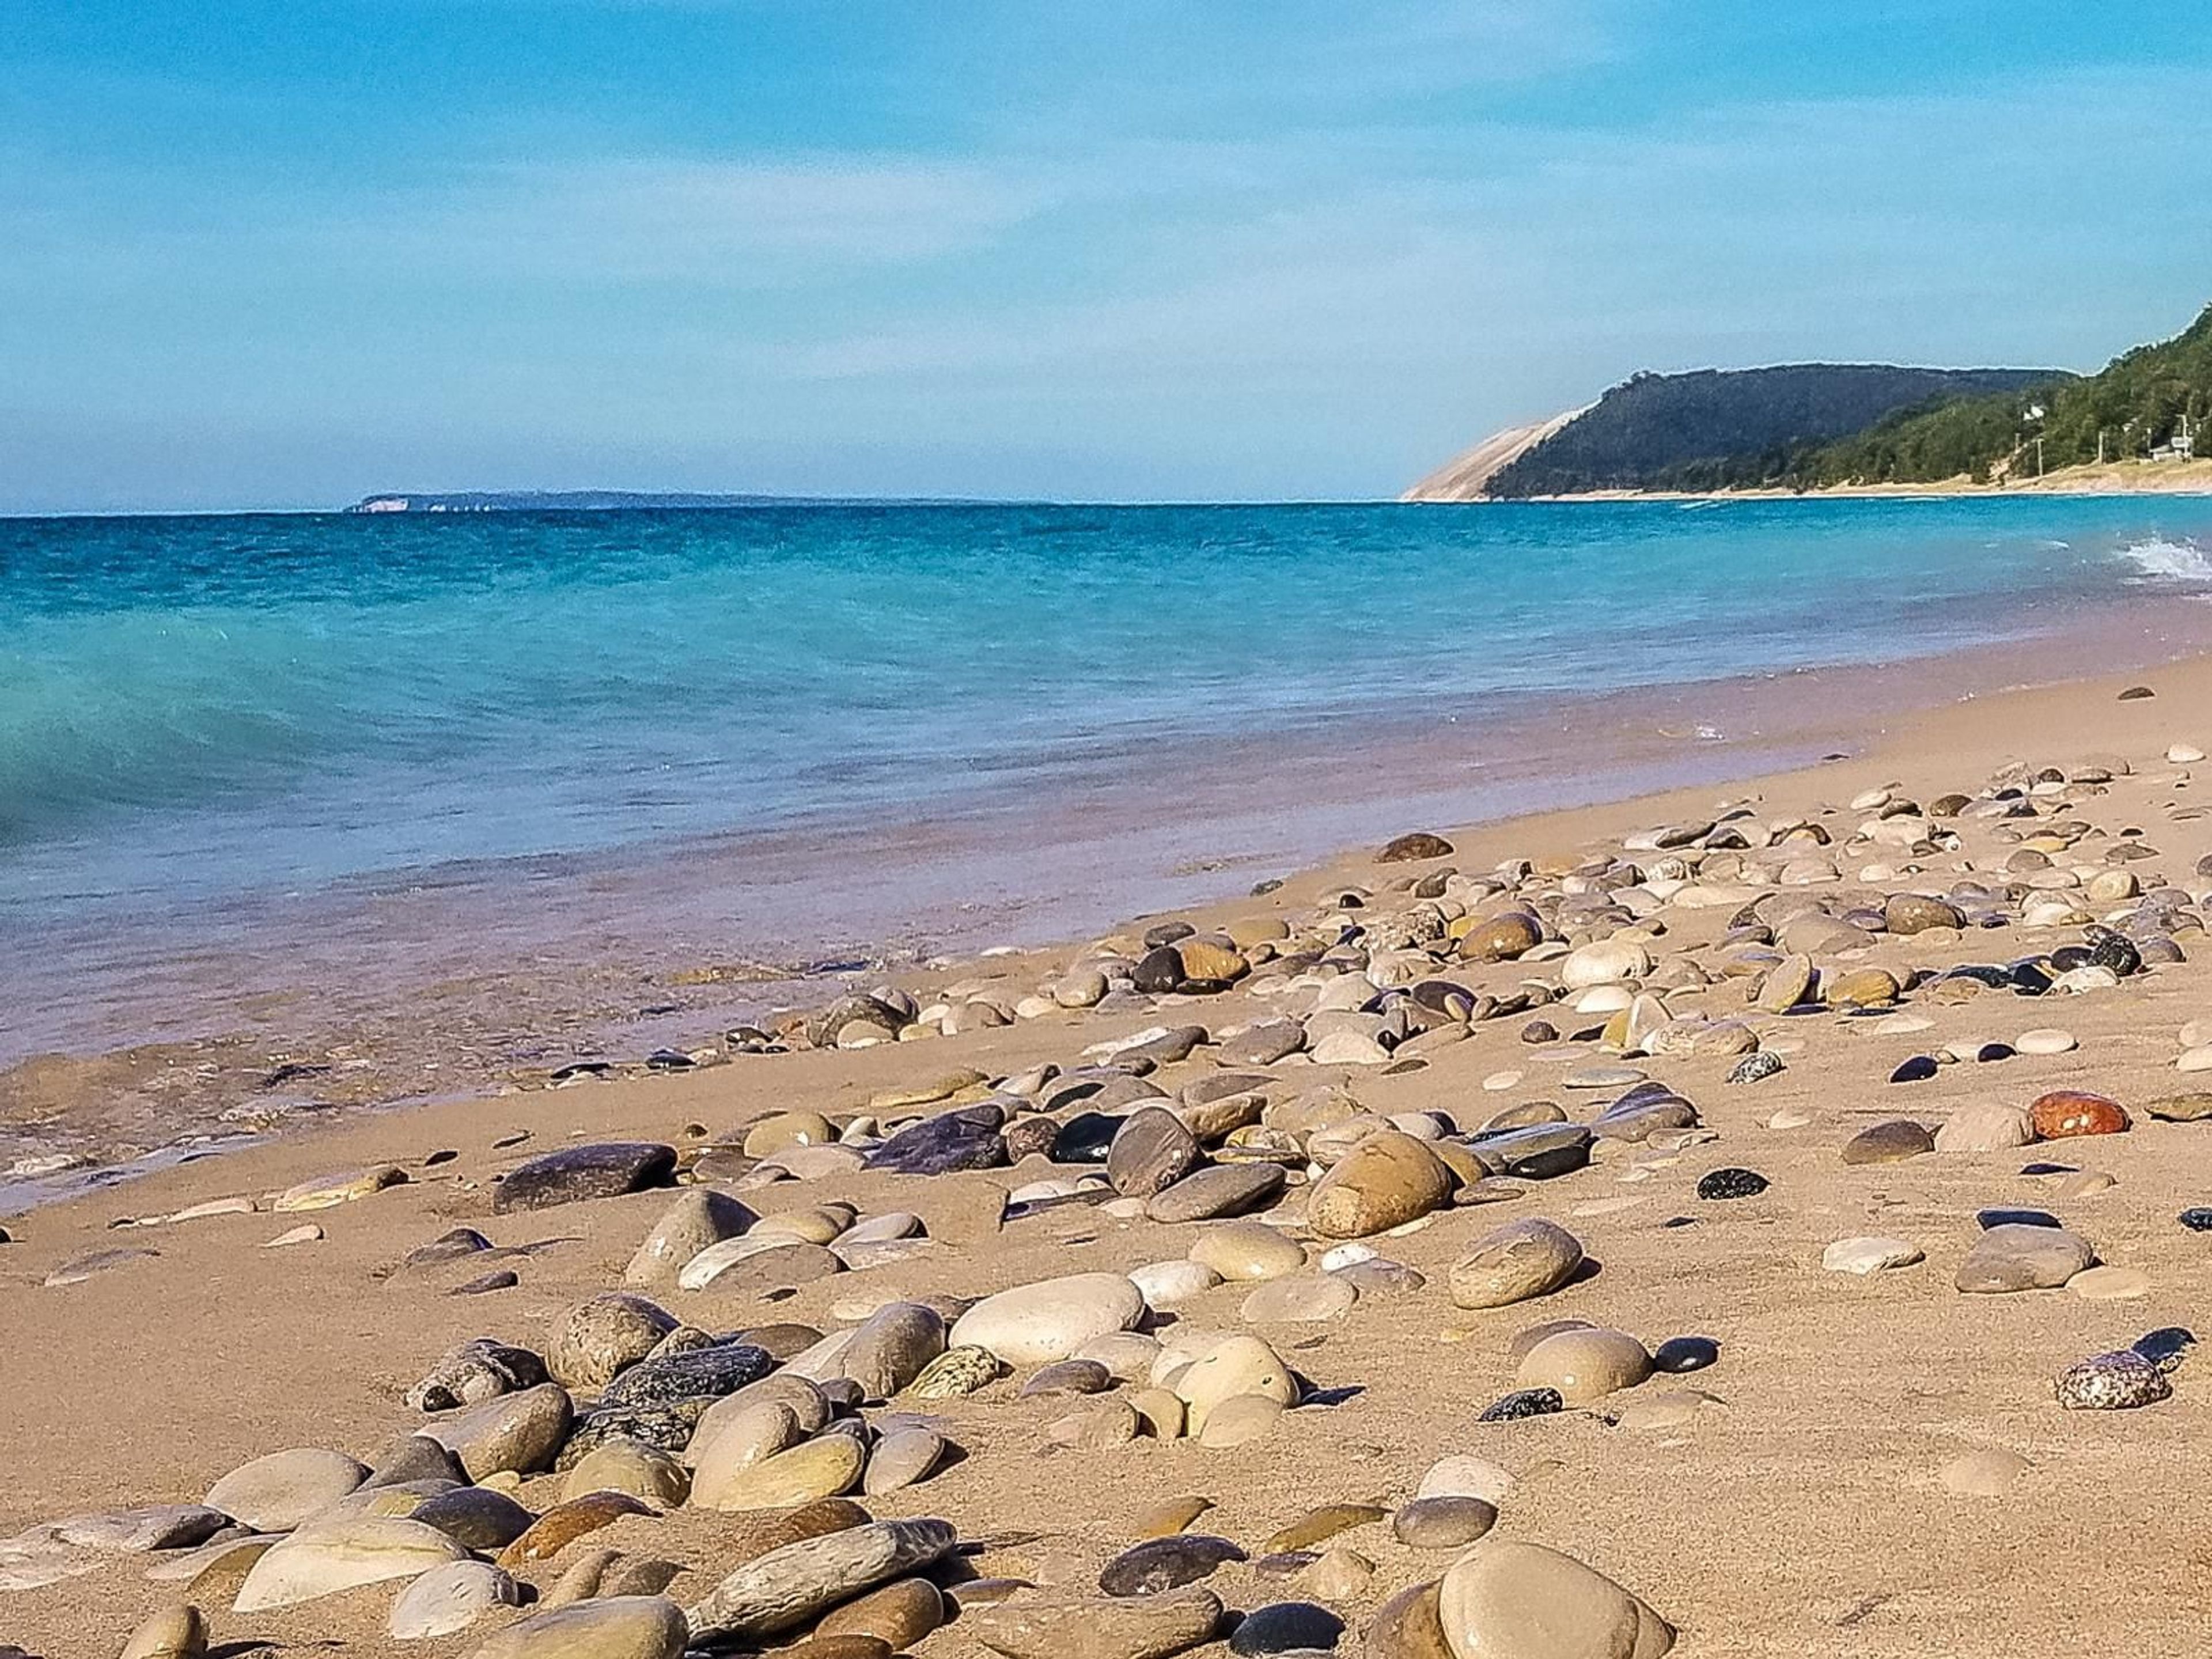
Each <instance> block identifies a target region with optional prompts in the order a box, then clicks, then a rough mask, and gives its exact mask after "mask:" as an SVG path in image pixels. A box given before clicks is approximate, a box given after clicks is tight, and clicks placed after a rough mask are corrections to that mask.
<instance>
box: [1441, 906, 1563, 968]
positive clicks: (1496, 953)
mask: <svg viewBox="0 0 2212 1659" xmlns="http://www.w3.org/2000/svg"><path fill="white" fill-rule="evenodd" d="M1543 942H1544V930H1543V928H1542V927H1541V926H1539V925H1538V923H1537V921H1536V919H1535V918H1534V916H1532V915H1528V914H1527V913H1526V912H1525V911H1520V910H1508V911H1505V912H1504V913H1502V914H1500V915H1495V916H1492V917H1491V918H1490V919H1489V920H1488V921H1478V922H1476V923H1475V924H1474V926H1473V927H1470V928H1468V930H1467V932H1466V933H1462V934H1461V935H1460V941H1459V953H1460V957H1461V958H1462V960H1464V961H1467V962H1512V961H1515V960H1516V959H1517V958H1519V957H1524V956H1526V955H1527V954H1528V952H1529V951H1533V950H1534V949H1535V948H1536V947H1537V946H1538V945H1541V944H1542V943H1543Z"/></svg>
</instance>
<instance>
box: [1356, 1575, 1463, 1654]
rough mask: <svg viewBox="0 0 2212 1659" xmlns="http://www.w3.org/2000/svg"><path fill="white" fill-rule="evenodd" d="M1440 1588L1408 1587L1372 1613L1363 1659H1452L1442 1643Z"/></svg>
mask: <svg viewBox="0 0 2212 1659" xmlns="http://www.w3.org/2000/svg"><path fill="white" fill-rule="evenodd" d="M1442 1588H1443V1587H1442V1585H1441V1584H1440V1583H1439V1582H1438V1581H1437V1580H1435V1579H1431V1580H1429V1581H1428V1582H1427V1583H1420V1584H1413V1585H1409V1586H1408V1587H1407V1588H1406V1589H1401V1590H1400V1591H1399V1592H1398V1593H1397V1594H1396V1595H1394V1596H1392V1597H1391V1598H1390V1599H1389V1601H1385V1602H1384V1603H1383V1605H1382V1606H1381V1607H1377V1608H1376V1610H1375V1616H1374V1618H1372V1619H1371V1620H1369V1621H1368V1624H1367V1631H1366V1634H1365V1637H1364V1644H1363V1651H1364V1659H1455V1655H1454V1654H1453V1652H1452V1650H1451V1647H1450V1644H1448V1643H1447V1642H1446V1641H1445V1640H1444V1630H1443V1613H1442V1611H1441V1608H1440V1607H1439V1592H1440V1590H1441V1589H1442Z"/></svg>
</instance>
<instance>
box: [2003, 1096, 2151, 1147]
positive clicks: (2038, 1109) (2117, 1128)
mask: <svg viewBox="0 0 2212 1659" xmlns="http://www.w3.org/2000/svg"><path fill="white" fill-rule="evenodd" d="M2027 1113H2028V1117H2029V1119H2030V1121H2033V1123H2034V1125H2035V1136H2036V1139H2039V1140H2064V1139H2069V1138H2070V1137H2072V1136H2074V1135H2116V1134H2118V1133H2120V1132H2121V1131H2123V1130H2124V1129H2125V1128H2126V1127H2128V1115H2127V1111H2126V1109H2125V1108H2124V1107H2123V1106H2122V1105H2121V1104H2120V1103H2119V1102H2118V1101H2117V1100H2108V1099H2106V1097H2104V1096H2103V1095H2093V1094H2090V1093H2088V1092H2087V1091H2084V1090H2080V1089H2053V1090H2052V1091H2051V1092H2050V1093H2049V1094H2047V1095H2042V1096H2039V1097H2038V1098H2037V1100H2036V1103H2035V1104H2033V1106H2031V1107H2029V1108H2028V1109H2027Z"/></svg>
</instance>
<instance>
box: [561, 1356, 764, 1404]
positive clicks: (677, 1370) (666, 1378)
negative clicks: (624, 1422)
mask: <svg viewBox="0 0 2212 1659" xmlns="http://www.w3.org/2000/svg"><path fill="white" fill-rule="evenodd" d="M771 1370H775V1360H774V1359H773V1358H770V1357H769V1352H768V1350H767V1349H765V1348H756V1347H752V1346H748V1345H747V1344H745V1343H743V1342H726V1343H717V1344H716V1345H715V1346H713V1347H711V1348H694V1349H692V1350H691V1351H690V1352H688V1353H671V1354H666V1355H664V1356H663V1357H661V1358H658V1359H641V1360H640V1361H639V1362H638V1363H637V1364H635V1365H632V1366H631V1367H630V1368H629V1370H626V1371H624V1372H623V1374H622V1375H621V1376H617V1378H615V1380H614V1381H613V1382H611V1383H608V1384H607V1386H606V1390H605V1393H603V1394H601V1395H599V1405H600V1407H601V1408H602V1409H605V1407H611V1406H643V1405H648V1404H660V1403H665V1402H666V1401H671V1400H690V1399H693V1398H696V1396H698V1395H708V1396H709V1397H719V1396H720V1395H726V1394H734V1393H736V1392H737V1391H738V1389H742V1388H744V1386H745V1384H747V1383H757V1382H759V1381H760V1380H761V1378H763V1376H767V1375H768V1374H769V1372H770V1371H771Z"/></svg>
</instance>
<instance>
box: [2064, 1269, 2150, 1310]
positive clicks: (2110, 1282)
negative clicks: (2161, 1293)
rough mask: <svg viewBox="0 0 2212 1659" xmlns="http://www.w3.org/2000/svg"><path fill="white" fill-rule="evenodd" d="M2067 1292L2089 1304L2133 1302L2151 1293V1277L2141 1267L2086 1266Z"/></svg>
mask: <svg viewBox="0 0 2212 1659" xmlns="http://www.w3.org/2000/svg"><path fill="white" fill-rule="evenodd" d="M2066 1289H2067V1291H2068V1293H2069V1294H2070V1295H2074V1296H2078V1297H2081V1299H2082V1300H2083V1301H2085V1302H2132V1301H2134V1300H2136V1298H2138V1297H2146V1296H2148V1295H2149V1294H2150V1291H2151V1283H2150V1275H2149V1274H2148V1273H2145V1272H2144V1271H2143V1270H2142V1268H2140V1267H2085V1268H2083V1269H2082V1270H2081V1272H2080V1273H2075V1275H2074V1277H2073V1278H2071V1279H2068V1280H2067V1281H2066Z"/></svg>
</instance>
